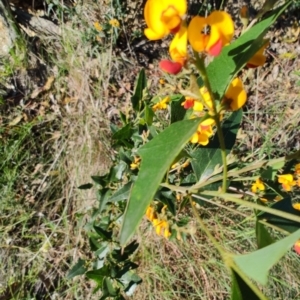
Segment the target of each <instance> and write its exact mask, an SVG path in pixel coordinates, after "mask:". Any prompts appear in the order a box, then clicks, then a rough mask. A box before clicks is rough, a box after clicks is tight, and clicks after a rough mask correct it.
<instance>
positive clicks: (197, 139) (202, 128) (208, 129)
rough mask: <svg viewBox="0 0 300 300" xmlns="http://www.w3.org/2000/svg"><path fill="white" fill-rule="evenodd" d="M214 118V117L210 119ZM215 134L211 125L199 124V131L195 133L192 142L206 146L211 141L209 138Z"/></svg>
mask: <svg viewBox="0 0 300 300" xmlns="http://www.w3.org/2000/svg"><path fill="white" fill-rule="evenodd" d="M208 120H212V119H208ZM212 135H213V130H212V126H211V125H203V124H202V123H201V124H200V125H199V126H198V129H197V131H196V132H195V133H194V134H193V136H192V138H191V139H190V142H191V143H192V144H197V143H198V144H200V145H202V146H206V145H207V144H208V142H209V138H210V137H211V136H212Z"/></svg>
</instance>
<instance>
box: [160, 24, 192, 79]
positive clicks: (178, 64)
mask: <svg viewBox="0 0 300 300" xmlns="http://www.w3.org/2000/svg"><path fill="white" fill-rule="evenodd" d="M169 52H170V56H171V58H172V61H169V60H162V61H161V62H160V63H159V67H160V68H161V69H162V70H163V71H165V72H167V73H170V74H174V75H176V74H178V73H179V72H180V71H181V69H182V67H183V66H184V65H185V63H186V60H187V27H186V26H184V25H182V26H180V29H179V31H178V32H177V33H176V34H175V36H174V38H173V40H172V42H171V44H170V47H169Z"/></svg>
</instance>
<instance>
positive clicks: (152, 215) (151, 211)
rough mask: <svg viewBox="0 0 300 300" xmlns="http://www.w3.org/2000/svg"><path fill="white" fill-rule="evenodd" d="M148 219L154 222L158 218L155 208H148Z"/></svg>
mask: <svg viewBox="0 0 300 300" xmlns="http://www.w3.org/2000/svg"><path fill="white" fill-rule="evenodd" d="M146 217H147V219H148V220H149V221H150V222H152V221H153V220H154V219H155V218H156V213H155V211H154V208H153V207H151V206H148V208H147V210H146Z"/></svg>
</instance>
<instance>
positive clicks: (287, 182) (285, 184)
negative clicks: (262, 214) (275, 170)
mask: <svg viewBox="0 0 300 300" xmlns="http://www.w3.org/2000/svg"><path fill="white" fill-rule="evenodd" d="M277 177H278V182H279V183H281V184H282V188H283V189H284V190H285V191H286V192H290V191H291V190H292V187H293V186H294V185H296V181H295V180H294V178H293V175H292V174H283V175H277Z"/></svg>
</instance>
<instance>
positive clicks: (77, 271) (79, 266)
mask: <svg viewBox="0 0 300 300" xmlns="http://www.w3.org/2000/svg"><path fill="white" fill-rule="evenodd" d="M86 271H87V268H86V267H85V260H83V259H81V258H79V259H78V262H77V263H76V265H75V266H73V268H72V269H71V270H70V271H69V273H68V274H67V279H72V278H74V277H75V276H78V275H82V274H84V273H85V272H86Z"/></svg>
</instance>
